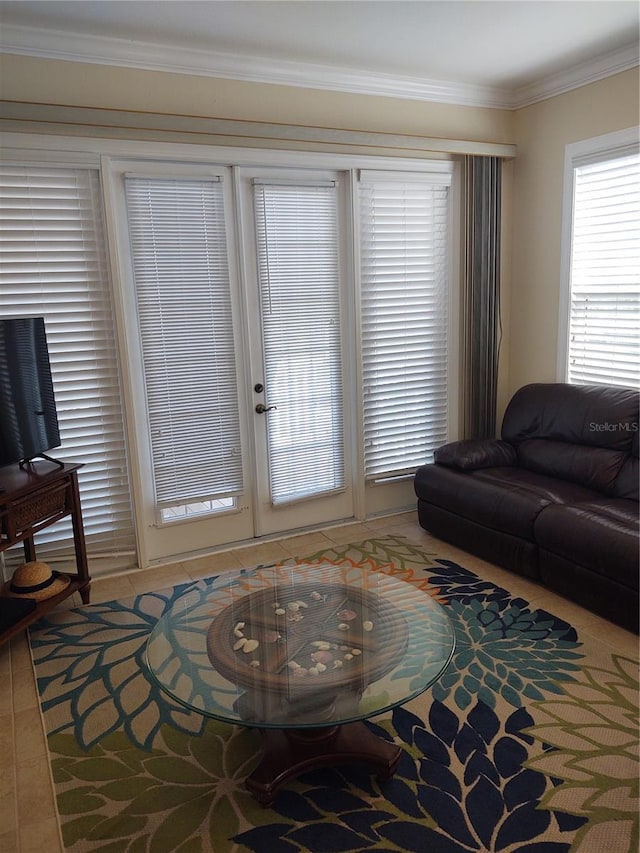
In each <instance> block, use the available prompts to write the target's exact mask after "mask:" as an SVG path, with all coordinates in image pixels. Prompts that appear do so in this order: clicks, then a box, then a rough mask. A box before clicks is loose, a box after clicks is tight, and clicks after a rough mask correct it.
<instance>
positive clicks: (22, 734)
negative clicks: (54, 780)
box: [15, 707, 48, 764]
mask: <svg viewBox="0 0 640 853" xmlns="http://www.w3.org/2000/svg"><path fill="white" fill-rule="evenodd" d="M15 738H16V744H15V745H16V763H17V764H22V763H25V762H29V761H32V760H33V759H35V758H41V759H43V760H45V761H48V752H47V745H46V742H45V738H44V732H43V730H42V716H41V714H40V709H39V708H38V707H35V708H25V709H23V710H22V711H20V713H19V714H16V718H15Z"/></svg>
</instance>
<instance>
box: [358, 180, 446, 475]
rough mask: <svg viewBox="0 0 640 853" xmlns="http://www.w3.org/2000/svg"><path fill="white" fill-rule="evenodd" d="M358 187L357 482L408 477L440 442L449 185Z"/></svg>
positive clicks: (362, 184)
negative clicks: (360, 446) (361, 473)
mask: <svg viewBox="0 0 640 853" xmlns="http://www.w3.org/2000/svg"><path fill="white" fill-rule="evenodd" d="M445 178H448V176H443V175H440V176H437V177H435V181H434V183H433V184H431V183H430V182H429V181H428V180H425V179H424V177H421V178H420V179H418V180H415V181H413V180H411V179H410V178H406V177H405V178H403V177H400V176H399V177H398V179H397V180H395V181H394V180H390V179H388V178H386V179H377V178H376V177H375V175H374V176H372V177H369V176H368V175H367V173H366V172H363V173H362V175H361V181H360V247H361V249H360V254H361V257H360V269H361V316H362V382H363V400H364V454H365V476H366V478H367V479H368V480H382V479H387V478H390V477H394V476H402V475H403V474H408V473H410V472H413V471H414V470H415V468H416V467H417V466H418V465H421V464H423V463H425V462H427V461H428V460H429V459H431V458H432V454H433V451H434V450H435V448H436V447H438V446H439V445H441V444H443V443H444V442H445V441H446V438H447V420H448V402H447V396H448V395H447V379H448V365H447V361H448V358H447V353H448V341H447V339H448V331H447V324H448V205H449V188H448V186H447V181H446V180H445Z"/></svg>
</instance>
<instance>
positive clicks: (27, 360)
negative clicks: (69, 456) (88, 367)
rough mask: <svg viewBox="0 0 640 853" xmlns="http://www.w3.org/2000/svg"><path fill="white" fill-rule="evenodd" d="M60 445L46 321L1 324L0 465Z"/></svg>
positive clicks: (15, 320) (33, 319) (25, 459)
mask: <svg viewBox="0 0 640 853" xmlns="http://www.w3.org/2000/svg"><path fill="white" fill-rule="evenodd" d="M60 443H61V442H60V430H59V427H58V415H57V411H56V403H55V397H54V393H53V382H52V380H51V366H50V363H49V350H48V347H47V336H46V331H45V325H44V318H43V317H16V318H12V319H7V320H0V467H4V466H5V465H13V464H15V463H16V462H18V463H20V464H25V463H26V462H29V461H30V460H31V459H34V458H35V457H38V456H42V457H44V458H46V459H48V458H49V457H48V456H46V451H47V450H51V449H53V448H54V447H59V446H60ZM52 461H56V460H52ZM59 464H62V463H59Z"/></svg>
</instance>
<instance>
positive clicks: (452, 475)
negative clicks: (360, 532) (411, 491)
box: [414, 464, 599, 542]
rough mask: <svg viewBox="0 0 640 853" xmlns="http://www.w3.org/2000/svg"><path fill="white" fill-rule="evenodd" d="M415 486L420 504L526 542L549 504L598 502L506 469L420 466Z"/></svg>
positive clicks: (567, 486)
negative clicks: (434, 507)
mask: <svg viewBox="0 0 640 853" xmlns="http://www.w3.org/2000/svg"><path fill="white" fill-rule="evenodd" d="M414 486H415V491H416V495H417V496H418V498H420V499H421V500H424V501H427V502H428V503H432V504H434V505H435V506H439V507H442V508H443V509H446V510H449V511H450V512H454V513H456V514H457V515H459V516H462V517H463V518H467V519H469V520H470V521H474V522H476V523H477V524H484V525H486V526H487V527H490V528H491V529H492V530H500V531H504V532H505V533H508V534H510V535H511V536H520V537H522V538H523V539H527V540H528V541H530V542H532V541H533V525H534V522H535V520H536V518H537V516H538V514H539V513H540V511H541V510H542V509H543V508H544V507H546V506H548V505H549V504H550V503H552V502H554V501H559V502H563V501H574V502H575V501H578V500H580V501H588V500H592V499H596V498H598V497H599V495H598V493H597V492H594V491H592V490H590V489H584V488H582V487H580V486H576V485H574V484H572V483H567V482H564V481H562V480H556V479H554V478H552V477H545V476H543V475H540V474H536V473H534V472H532V471H527V470H526V469H523V468H509V467H506V468H482V469H480V470H477V471H468V472H465V473H464V474H462V473H461V472H459V471H456V470H454V469H451V468H446V467H445V466H444V465H437V464H434V465H423V466H422V467H421V468H419V469H418V470H417V471H416V476H415V479H414Z"/></svg>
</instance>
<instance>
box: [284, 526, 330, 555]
mask: <svg viewBox="0 0 640 853" xmlns="http://www.w3.org/2000/svg"><path fill="white" fill-rule="evenodd" d="M280 544H281V545H282V547H283V548H284V549H285V550H286V551H288V552H289V554H291V556H292V557H308V556H309V555H311V554H314V553H315V552H316V551H322V550H323V549H324V548H330V547H331V545H332V544H333V543H332V542H331V540H330V539H329V538H328V537H327V536H325V535H324V533H320V532H317V533H302V534H300V535H299V536H288V537H287V538H286V539H281V540H280Z"/></svg>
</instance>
